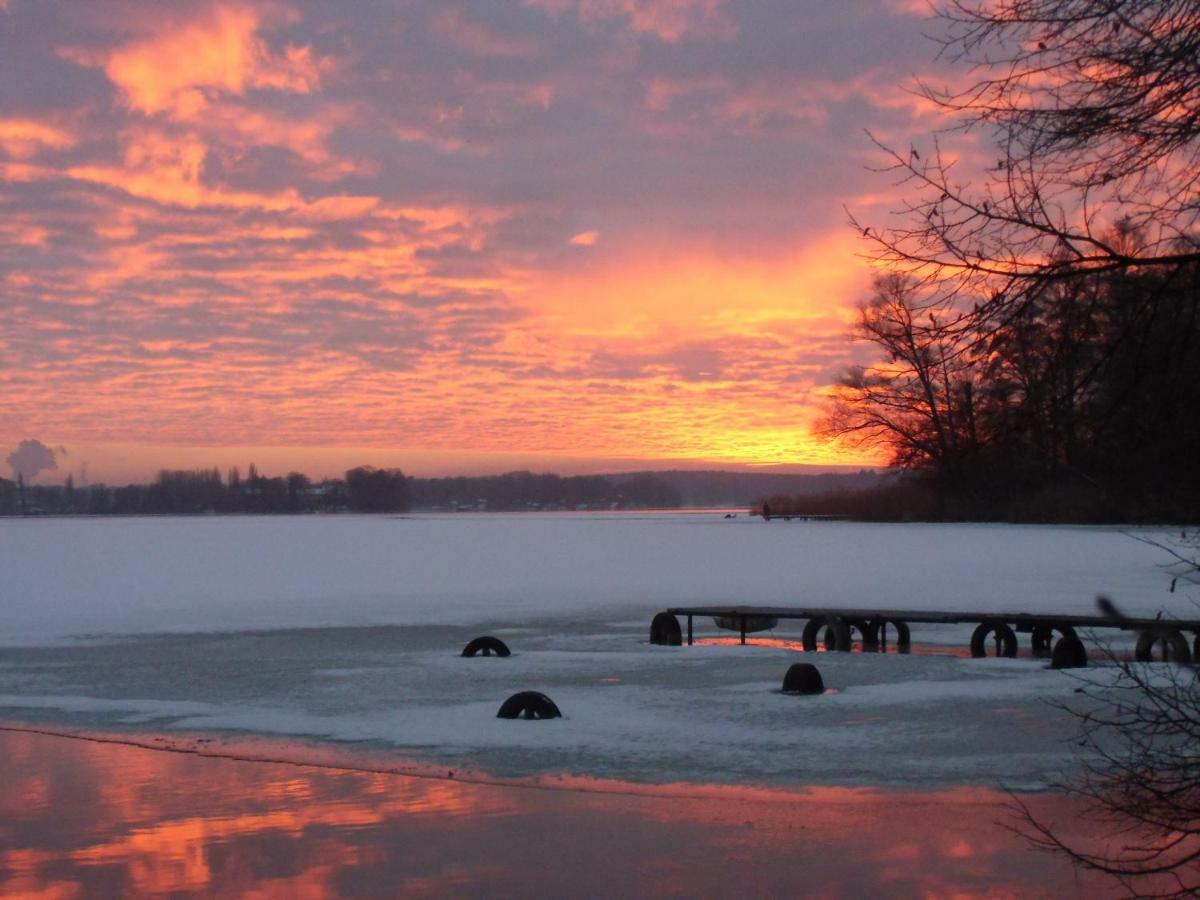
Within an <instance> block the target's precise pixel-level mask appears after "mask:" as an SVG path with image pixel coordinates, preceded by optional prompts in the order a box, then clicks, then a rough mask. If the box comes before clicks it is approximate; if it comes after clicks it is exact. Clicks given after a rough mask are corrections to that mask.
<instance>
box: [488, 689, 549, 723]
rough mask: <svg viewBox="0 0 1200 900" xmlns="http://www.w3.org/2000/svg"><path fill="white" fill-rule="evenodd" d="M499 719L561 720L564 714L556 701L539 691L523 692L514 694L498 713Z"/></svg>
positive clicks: (501, 706) (501, 705)
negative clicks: (559, 709) (555, 703)
mask: <svg viewBox="0 0 1200 900" xmlns="http://www.w3.org/2000/svg"><path fill="white" fill-rule="evenodd" d="M496 718H498V719H561V718H562V713H561V712H559V711H558V707H557V706H555V705H554V701H553V700H551V699H550V698H549V697H547V696H546V695H545V694H543V693H541V692H539V691H521V693H519V694H513V695H512V696H511V697H509V698H508V699H507V700H505V701H504V702H503V703H502V704H500V711H499V712H498V713H496Z"/></svg>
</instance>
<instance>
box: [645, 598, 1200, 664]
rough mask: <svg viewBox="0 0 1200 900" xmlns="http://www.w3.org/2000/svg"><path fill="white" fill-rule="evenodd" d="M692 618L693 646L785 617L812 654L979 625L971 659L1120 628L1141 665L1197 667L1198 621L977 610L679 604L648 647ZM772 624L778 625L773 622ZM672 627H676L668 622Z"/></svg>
mask: <svg viewBox="0 0 1200 900" xmlns="http://www.w3.org/2000/svg"><path fill="white" fill-rule="evenodd" d="M679 616H683V617H686V618H687V643H688V645H689V646H691V645H692V644H693V642H694V619H695V618H696V617H701V618H712V619H714V620H715V619H722V620H724V621H725V623H726V625H727V626H728V625H729V624H730V623H732V624H733V625H734V627H733V630H735V631H739V632H740V633H741V639H742V643H743V644H744V643H746V635H747V633H752V632H754V631H756V630H763V629H762V628H761V627H756V626H762V625H763V624H764V623H772V624H770V625H767V626H766V627H773V624H774V622H778V621H779V620H782V619H795V620H804V621H805V626H804V632H803V638H802V644H803V646H804V649H805V650H815V649H817V647H818V645H820V644H824V646H825V647H826V648H827V649H829V650H841V651H848V650H850V649H851V647H852V646H853V644H854V643H855V642H856V641H858V642H860V643H861V645H862V647H863V648H864V649H884V648H886V647H887V646H888V643H889V640H888V638H889V635H888V632H889V629H890V630H891V631H892V632H893V634H894V639H893V643H894V645H895V646H896V647H898V648H899V649H900V650H902V651H903V650H905V649H907V648H908V646H909V645H910V643H911V628H910V625H912V624H943V625H961V624H966V625H969V624H974V625H975V626H976V628H975V631H974V633H973V634H972V636H971V655H972V656H977V657H980V656H987V655H989V654H988V643H989V641H988V639H989V638H992V639H993V641H994V645H995V655H996V656H1008V657H1015V656H1016V655H1017V634H1018V633H1027V634H1029V635H1030V636H1031V638H1030V640H1031V643H1032V647H1033V650H1034V652H1035V653H1037V654H1043V655H1049V654H1050V653H1051V652H1052V649H1053V646H1054V644H1055V642H1056V641H1057V640H1061V639H1062V638H1064V637H1070V638H1072V639H1073V640H1078V633H1077V631H1076V629H1110V628H1111V629H1120V630H1123V631H1136V632H1138V640H1137V646H1136V650H1135V656H1136V657H1137V659H1139V660H1145V661H1149V660H1153V659H1156V658H1161V659H1163V660H1171V661H1174V662H1191V661H1192V659H1193V658H1195V659H1196V660H1197V661H1200V619H1162V618H1154V619H1148V618H1136V617H1126V616H1123V615H1120V614H1116V613H1114V614H1103V615H1102V614H1097V615H1092V616H1080V615H1069V614H1058V613H1031V612H980V611H978V610H973V611H962V610H918V609H879V608H869V607H862V608H854V607H796V606H676V607H671V608H669V609H667V610H666V611H665V612H662V613H659V614H658V615H657V616H655V617H654V623H652V624H651V628H650V641H651V643H656V644H662V643H665V644H682V643H683V634H682V631H681V629H680V627H679V621H678V619H677V618H676V617H679ZM772 620H773V621H772ZM672 622H673V623H674V627H673V628H672V627H671V623H672ZM1185 632H1192V634H1193V635H1194V641H1193V644H1192V646H1190V647H1189V645H1188V641H1187V639H1186V637H1185V636H1184V635H1185Z"/></svg>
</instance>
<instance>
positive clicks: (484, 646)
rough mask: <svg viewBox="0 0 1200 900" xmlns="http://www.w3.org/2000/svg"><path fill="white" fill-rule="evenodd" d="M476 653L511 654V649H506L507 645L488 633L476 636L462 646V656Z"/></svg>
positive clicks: (487, 654) (485, 654)
mask: <svg viewBox="0 0 1200 900" xmlns="http://www.w3.org/2000/svg"><path fill="white" fill-rule="evenodd" d="M476 653H482V654H483V655H484V656H491V655H492V654H493V653H494V654H496V655H497V656H512V651H511V650H509V649H508V645H507V644H505V643H504V641H502V640H500V638H496V637H492V636H491V635H490V634H485V635H484V636H483V637H477V638H475V640H473V641H471V642H470V643H469V644H467V646H465V647H463V652H462V655H463V656H474V655H475V654H476Z"/></svg>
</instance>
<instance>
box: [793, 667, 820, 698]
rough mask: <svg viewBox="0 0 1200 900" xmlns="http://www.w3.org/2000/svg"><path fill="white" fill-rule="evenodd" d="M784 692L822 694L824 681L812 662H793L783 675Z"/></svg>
mask: <svg viewBox="0 0 1200 900" xmlns="http://www.w3.org/2000/svg"><path fill="white" fill-rule="evenodd" d="M783 692H784V693H785V694H823V693H825V681H824V680H823V679H822V678H821V673H820V672H819V671H817V667H816V666H814V665H813V664H812V663H795V664H794V665H792V666H790V667H788V670H787V674H786V675H784V676H783Z"/></svg>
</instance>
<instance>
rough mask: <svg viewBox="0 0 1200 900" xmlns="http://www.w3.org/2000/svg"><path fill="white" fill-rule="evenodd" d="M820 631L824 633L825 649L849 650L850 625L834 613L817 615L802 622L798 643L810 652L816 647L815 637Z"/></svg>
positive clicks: (819, 634) (847, 651) (845, 651)
mask: <svg viewBox="0 0 1200 900" xmlns="http://www.w3.org/2000/svg"><path fill="white" fill-rule="evenodd" d="M822 631H824V633H825V634H824V639H823V640H824V644H825V649H826V650H837V651H839V652H843V653H849V652H850V626H849V625H848V624H846V620H845V619H843V618H842V617H841V616H836V615H825V616H817V617H815V618H812V619H809V620H808V621H807V622H806V623H805V624H804V633H803V634H802V635H801V637H800V643H801V645H802V646H803V647H804V649H805V650H807V651H809V652H810V653H811V652H812V651H813V650H816V649H817V638H818V637H820V636H821V632H822Z"/></svg>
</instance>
